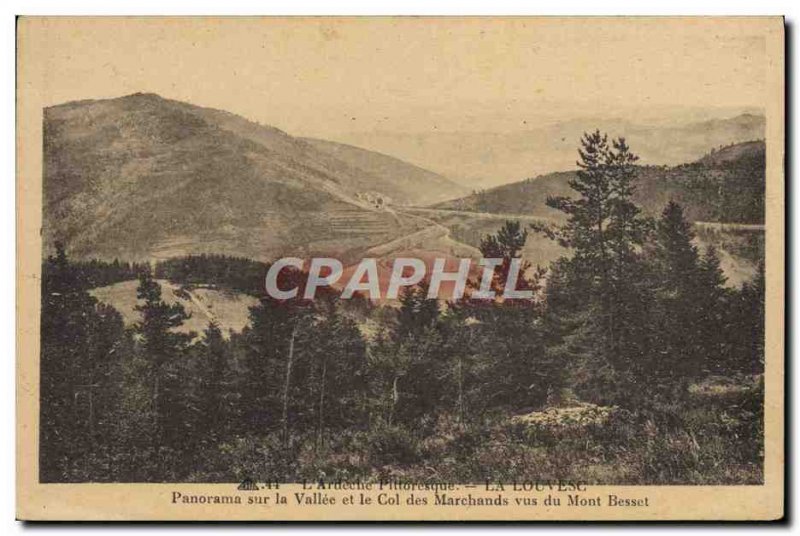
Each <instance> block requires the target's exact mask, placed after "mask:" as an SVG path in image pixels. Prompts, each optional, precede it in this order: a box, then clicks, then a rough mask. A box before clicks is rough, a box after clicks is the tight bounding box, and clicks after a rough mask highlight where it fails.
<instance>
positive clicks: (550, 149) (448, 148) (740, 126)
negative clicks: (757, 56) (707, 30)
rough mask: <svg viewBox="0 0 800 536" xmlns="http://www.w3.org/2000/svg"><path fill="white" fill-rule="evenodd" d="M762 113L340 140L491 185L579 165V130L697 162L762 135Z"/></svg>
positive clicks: (661, 157)
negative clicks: (671, 122)
mask: <svg viewBox="0 0 800 536" xmlns="http://www.w3.org/2000/svg"><path fill="white" fill-rule="evenodd" d="M765 126H766V120H765V118H764V116H763V115H757V114H753V113H743V114H740V115H736V116H733V117H729V118H724V119H709V120H704V121H694V122H690V123H684V124H675V125H644V124H638V123H635V122H632V121H628V120H621V119H607V118H606V119H602V118H583V119H574V120H570V121H564V122H559V123H554V124H548V125H541V126H537V125H530V126H529V128H528V129H526V130H518V131H513V132H448V131H438V132H422V133H398V132H369V133H349V134H345V135H343V136H342V141H345V142H347V143H352V144H354V145H357V146H359V147H363V148H366V149H369V150H374V151H379V152H383V153H387V154H391V155H394V156H396V157H398V158H402V159H403V160H404V161H406V162H413V163H414V164H416V165H419V166H422V167H424V168H426V169H429V170H432V171H434V172H436V173H439V174H441V175H444V176H445V177H448V178H450V179H452V180H454V181H457V182H459V183H461V184H464V185H465V186H469V187H470V188H478V187H483V188H490V187H494V186H498V185H502V184H509V183H512V182H518V181H520V180H523V179H524V178H526V177H533V176H537V175H541V174H545V173H550V172H554V171H567V170H570V169H573V168H574V167H575V148H576V147H577V144H578V142H579V140H580V138H581V135H582V134H583V133H584V132H587V131H593V130H595V129H600V131H603V132H608V133H609V134H611V135H614V136H624V137H625V138H626V139H627V141H628V143H629V145H630V146H631V147H633V148H634V149H635V150H636V152H637V154H638V155H639V156H640V157H641V163H642V164H643V165H670V166H675V165H679V164H683V163H685V162H693V161H695V160H697V159H698V158H701V157H702V156H703V155H704V154H706V153H708V152H709V151H710V150H711V149H713V148H715V147H720V146H726V145H730V144H733V143H741V142H745V141H749V140H757V139H763V138H764V129H765Z"/></svg>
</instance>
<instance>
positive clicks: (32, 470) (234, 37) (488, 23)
mask: <svg viewBox="0 0 800 536" xmlns="http://www.w3.org/2000/svg"><path fill="white" fill-rule="evenodd" d="M262 25H266V26H267V27H268V28H269V29H270V31H272V32H277V33H280V32H305V31H308V32H310V33H314V34H319V33H320V31H321V30H320V28H323V27H324V28H326V29H327V30H325V32H328V33H325V32H322V34H321V35H323V36H327V37H326V38H327V39H336V38H337V35H338V33H339V31H341V32H342V33H346V34H347V36H348V38H350V39H357V38H358V37H361V36H363V39H364V41H365V42H367V43H368V42H370V39H375V37H376V35H380V32H381V28H383V27H387V26H398V27H400V28H401V29H403V32H404V33H405V34H406V35H408V38H409V40H411V41H413V39H414V36H415V35H418V34H419V33H420V32H422V33H425V32H433V31H438V32H456V33H457V32H458V31H459V29H461V28H464V27H465V26H470V25H480V26H481V27H485V28H487V29H491V30H493V31H496V32H501V33H502V32H513V33H515V34H516V37H517V38H520V39H524V38H525V35H526V32H533V31H537V29H541V30H542V31H548V32H554V33H556V34H557V33H558V31H559V30H560V29H561V28H562V27H564V28H567V27H569V28H570V31H582V30H585V31H590V32H594V33H596V34H597V35H598V37H599V38H607V39H613V38H614V36H617V35H621V34H625V35H628V36H629V37H630V36H638V41H637V43H638V46H639V47H640V48H641V49H642V53H643V55H645V56H646V55H647V54H646V53H647V52H657V50H647V47H658V46H661V44H662V43H663V40H662V39H657V38H655V37H658V36H660V37H662V38H663V37H664V36H669V35H670V34H672V33H674V32H677V33H681V34H691V35H697V36H698V37H700V36H703V35H708V34H715V33H716V34H719V35H720V36H722V37H721V38H724V36H725V35H731V34H734V35H735V34H736V33H737V32H745V31H746V32H750V33H757V34H763V36H764V37H765V39H766V52H767V53H766V57H767V62H766V64H765V65H764V66H763V69H764V72H765V80H766V86H765V88H764V90H765V101H764V109H765V113H766V118H767V122H766V125H767V131H766V139H767V197H766V199H767V220H766V274H767V304H768V306H767V315H766V334H767V356H766V372H765V378H766V381H765V384H766V398H767V400H766V405H765V408H766V409H765V411H766V419H765V423H766V430H765V433H766V438H765V451H766V452H765V484H764V485H763V486H658V487H656V486H652V487H621V486H591V487H590V490H589V494H598V495H606V494H609V493H613V494H616V495H618V496H621V497H627V498H644V497H647V498H648V501H649V505H650V506H649V507H642V508H624V507H619V508H611V507H601V508H592V509H589V508H586V509H581V508H563V507H562V508H547V507H539V508H537V509H535V510H531V509H526V508H525V507H514V506H509V507H502V508H498V507H470V508H466V509H463V508H446V507H435V506H432V505H429V506H424V507H423V506H405V505H404V500H405V498H406V496H407V494H401V505H400V506H379V505H377V504H375V503H374V502H373V504H372V505H369V506H343V505H341V504H338V505H336V506H334V507H320V506H317V507H307V506H304V507H297V506H293V505H291V503H290V504H289V505H288V506H283V507H280V508H275V507H258V506H248V505H241V506H236V505H226V506H202V505H180V504H172V503H171V498H172V493H173V492H175V491H178V492H183V493H201V492H202V493H209V494H214V493H222V494H230V493H236V492H235V491H234V490H233V489H232V486H230V485H198V484H174V485H173V484H152V485H150V484H48V485H42V484H39V483H38V478H37V474H38V469H37V463H38V461H37V448H38V443H37V429H38V426H37V420H38V374H39V360H38V352H39V307H40V270H41V236H40V228H41V218H42V211H41V182H42V108H43V107H45V106H49V105H52V104H55V103H59V102H64V101H65V100H70V99H72V98H74V96H73V94H71V93H70V91H69V88H68V87H64V86H62V85H61V84H63V83H64V81H63V80H60V79H59V77H58V76H55V73H57V72H58V69H59V61H60V58H61V55H62V54H63V53H64V51H65V50H69V51H70V53H74V52H77V51H79V50H80V46H102V43H104V42H111V41H113V40H114V39H115V38H116V37H117V36H120V35H124V36H125V38H126V39H131V38H132V37H134V38H135V37H136V36H140V38H141V40H142V42H143V43H146V45H143V46H146V47H152V48H153V49H155V50H157V51H159V54H161V55H162V57H164V58H165V64H164V66H163V68H164V69H167V68H169V61H166V58H168V57H169V56H170V42H171V40H173V39H176V38H177V36H180V37H182V38H184V39H185V38H187V37H188V38H189V39H190V40H194V41H198V42H202V41H203V40H204V39H224V40H225V41H226V42H227V43H229V49H230V50H231V54H235V53H236V51H237V50H239V51H240V50H241V49H242V48H246V47H247V46H249V45H251V44H252V43H251V42H250V41H249V39H252V34H251V32H250V30H252V29H253V28H256V27H260V26H262ZM489 33H490V34H491V32H489ZM487 38H488V39H491V38H492V37H491V35H490V36H489V37H487ZM465 39H466V38H465ZM323 41H324V39H323ZM463 42H464V43H465V44H466V41H463ZM76 43H77V44H79V45H80V46H69V45H75V44H76ZM392 44H396V43H392ZM564 46H565V47H566V48H567V49H568V46H569V45H568V43H565V45H564ZM464 50H468V49H464ZM461 54H464V56H461ZM466 54H468V53H467V52H462V50H459V49H458V48H457V47H456V49H454V50H452V61H455V62H458V61H475V60H476V58H474V57H471V58H468V56H467V55H466ZM156 57H158V54H155V55H153V54H152V53H151V54H148V59H149V60H153V59H154V58H156ZM181 59H182V62H183V63H185V67H187V68H189V69H194V70H196V72H197V73H202V72H203V70H204V69H205V68H206V63H222V64H225V63H229V68H230V69H235V68H236V64H235V60H231V59H230V57H224V56H221V57H203V56H191V57H190V56H186V57H184V58H181ZM477 59H478V60H480V58H477ZM72 60H73V61H76V60H75V58H72ZM303 60H304V58H303V57H300V56H298V57H297V62H298V64H301V63H303ZM77 61H78V62H79V61H80V59H78V60H77ZM140 61H141V58H140V56H139V54H138V53H137V51H136V50H130V51H129V53H128V54H126V55H124V56H123V55H117V56H114V57H113V58H109V62H110V63H109V64H108V65H94V64H92V62H91V61H88V62H87V64H86V65H85V69H86V76H87V77H88V78H89V79H90V80H91V81H92V82H91V83H92V84H93V86H92V90H93V91H94V92H95V95H93V96H92V98H93V97H98V98H101V97H105V96H107V93H109V92H111V93H112V94H113V93H114V92H115V91H116V88H118V87H119V84H118V82H119V80H114V83H109V87H108V88H106V87H104V86H103V84H104V80H112V79H114V77H123V80H124V77H126V76H131V73H132V72H134V71H135V70H136V68H137V65H139V62H140ZM509 61H513V58H509ZM581 61H589V58H583V59H581V58H578V57H573V56H570V54H569V53H568V52H565V55H564V57H556V58H553V65H557V64H559V63H563V62H568V65H569V66H570V68H571V69H572V70H573V71H574V72H575V73H577V74H576V77H577V78H578V79H579V77H580V73H581ZM705 61H707V67H708V69H714V70H715V71H719V72H724V71H725V70H726V69H727V68H728V67H729V66H727V65H725V64H724V63H721V62H720V61H721V60H720V58H717V57H714V56H712V55H709V56H708V57H706V58H705ZM309 63H312V64H313V61H310V62H309ZM149 68H150V69H151V71H152V72H158V69H159V66H158V65H155V66H154V65H150V66H149ZM491 68H492V66H490V65H487V66H486V69H491ZM606 68H607V71H608V73H609V77H610V78H613V77H614V76H615V74H618V75H619V76H624V73H622V72H620V73H615V69H616V68H617V67H616V66H615V64H614V62H613V61H609V62H608V64H607V65H606ZM17 69H18V80H17V117H18V138H17V158H18V164H17V229H18V230H17V232H18V235H17V266H18V272H17V273H18V275H17V325H18V332H17V344H18V345H17V348H18V354H17V408H18V409H17V430H18V444H17V515H18V517H19V518H20V519H29V520H147V519H173V520H247V519H263V520H330V521H333V520H549V519H586V520H588V519H594V520H610V519H611V520H621V519H628V520H634V519H641V520H658V519H661V520H668V519H671V520H697V519H703V520H715V519H720V520H721V519H728V520H756V519H762V520H766V519H776V518H780V517H781V516H782V515H783V511H784V507H783V500H784V494H783V486H784V452H783V445H784V426H783V423H784V366H783V359H784V343H783V341H784V306H783V303H784V285H783V280H784V218H783V214H784V174H783V162H784V154H783V147H784V29H783V20H782V19H781V18H774V17H773V18H748V17H742V18H692V19H687V18H661V19H652V18H649V19H648V18H643V19H637V18H591V19H574V18H573V19H560V18H543V19H537V18H527V19H492V18H489V19H485V18H480V19H478V18H435V19H394V18H381V19H363V18H337V19H304V18H293V19H274V18H273V19H259V18H236V19H214V18H183V19H170V18H167V19H162V18H110V19H109V18H106V19H103V18H79V19H76V18H68V19H48V18H21V19H19V21H18V63H17ZM242 76H243V78H245V79H246V78H247V76H257V73H247V72H244V73H242ZM533 76H535V75H533ZM520 82H521V83H523V82H524V81H520ZM134 83H135V81H134ZM202 83H203V81H202V80H201V79H199V78H198V79H195V80H187V86H192V85H197V84H202ZM338 83H339V84H341V85H342V89H343V90H345V89H346V85H347V84H348V83H357V80H349V79H348V78H347V77H343V78H342V79H341V80H339V81H338ZM549 83H550V84H551V85H552V87H555V88H557V87H558V85H559V84H565V87H564V90H565V91H569V88H568V87H566V85H567V84H568V82H567V81H561V80H559V79H555V80H551V81H550V82H549ZM572 83H575V81H569V84H572ZM642 83H643V84H644V83H646V81H642ZM629 89H630V91H641V90H644V89H647V90H650V91H657V88H654V87H651V88H642V87H639V86H637V85H636V84H635V83H633V84H630V85H629ZM273 90H274V91H275V92H276V93H275V94H274V95H273V98H275V99H276V100H277V101H280V100H281V99H290V98H291V91H292V89H291V87H287V89H286V91H287V94H285V95H281V94H280V91H281V90H280V86H279V85H278V86H275V87H274V88H273ZM739 90H740V88H738V87H731V88H730V91H731V92H736V91H739ZM211 91H217V92H219V93H220V94H221V95H222V94H223V93H224V94H226V95H225V96H224V97H223V96H221V97H220V101H225V100H228V101H235V100H237V98H238V97H239V94H238V93H237V88H235V87H212V89H211ZM471 91H473V92H474V93H473V94H469V95H459V98H463V99H472V100H476V101H480V98H481V88H480V87H475V88H472V90H471ZM723 97H727V96H723V95H720V98H721V99H722V98H723ZM619 98H620V99H621V100H624V99H625V95H624V94H620V96H619ZM296 488H299V486H297V485H282V486H281V490H282V491H283V492H286V493H291V491H292V490H293V489H296ZM475 493H476V494H478V493H480V491H477V492H475ZM334 495H336V493H334ZM343 495H344V493H342V494H341V495H336V496H338V497H341V496H343ZM375 495H377V493H375ZM423 495H424V494H423ZM486 495H487V496H490V495H492V493H491V492H486ZM524 495H525V494H524V493H522V492H519V493H515V492H510V491H506V496H507V497H509V498H513V497H515V496H524Z"/></svg>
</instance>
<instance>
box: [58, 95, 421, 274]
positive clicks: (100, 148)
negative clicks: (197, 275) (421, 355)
mask: <svg viewBox="0 0 800 536" xmlns="http://www.w3.org/2000/svg"><path fill="white" fill-rule="evenodd" d="M44 160H45V162H44V214H43V217H44V225H43V235H44V240H45V249H46V250H47V249H48V247H49V246H52V244H53V242H54V241H56V240H61V241H63V242H65V243H66V245H67V247H68V249H69V251H70V253H71V254H72V255H75V256H77V257H101V258H111V257H119V258H125V259H145V258H154V257H156V258H158V257H167V256H173V255H177V254H186V253H201V252H217V253H227V254H235V255H240V256H247V257H250V258H254V259H268V258H271V257H274V256H276V255H280V254H286V253H297V254H300V253H308V252H324V253H330V254H339V255H343V256H346V255H350V254H354V252H358V251H360V250H362V249H364V248H366V247H370V246H373V245H376V244H379V243H382V242H385V241H387V240H391V239H393V238H395V237H397V236H400V235H402V234H404V233H407V232H413V231H414V230H415V229H416V228H417V226H418V224H417V223H416V222H414V221H406V220H405V219H403V218H402V217H400V216H397V215H396V214H394V213H392V212H391V211H387V210H382V209H376V208H375V207H374V206H371V205H370V204H369V203H367V202H364V201H361V200H359V199H358V197H359V196H358V194H359V193H361V192H363V191H376V190H377V188H376V186H378V187H379V186H380V184H377V185H376V184H375V176H374V175H372V174H368V173H365V172H364V171H363V170H360V169H358V168H355V167H352V166H350V165H349V164H347V163H345V162H342V161H340V160H338V159H336V158H335V157H333V156H331V155H330V154H328V153H327V152H324V151H319V150H317V149H315V148H314V147H313V146H312V145H310V144H309V143H306V142H305V141H303V140H300V139H297V138H294V137H292V136H290V135H288V134H286V133H285V132H282V131H280V130H278V129H276V128H272V127H269V126H263V125H258V124H256V123H253V122H250V121H247V120H246V119H244V118H241V117H238V116H236V115H233V114H230V113H227V112H222V111H219V110H212V109H207V108H200V107H197V106H193V105H190V104H186V103H182V102H177V101H171V100H167V99H163V98H161V97H159V96H157V95H152V94H135V95H130V96H127V97H121V98H118V99H110V100H98V101H80V102H72V103H67V104H63V105H59V106H54V107H51V108H47V109H45V111H44Z"/></svg>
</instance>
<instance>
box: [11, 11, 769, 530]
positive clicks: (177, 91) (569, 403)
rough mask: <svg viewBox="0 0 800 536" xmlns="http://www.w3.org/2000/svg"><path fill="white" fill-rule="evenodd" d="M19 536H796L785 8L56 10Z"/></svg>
mask: <svg viewBox="0 0 800 536" xmlns="http://www.w3.org/2000/svg"><path fill="white" fill-rule="evenodd" d="M17 54H18V55H17V69H18V72H17V82H18V86H17V110H18V112H17V118H18V140H17V143H18V145H17V150H18V153H17V154H18V168H17V177H16V180H17V222H18V223H17V228H18V242H17V266H18V270H17V322H18V324H17V325H18V328H17V329H18V331H17V337H18V341H17V342H18V347H17V348H18V350H17V370H18V376H17V404H18V414H17V415H18V416H17V419H18V420H17V437H18V439H17V449H18V450H17V474H18V476H17V478H18V481H17V494H18V496H17V515H18V517H19V518H20V519H25V520H230V521H237V520H264V521H278V520H280V521H284V520H290V521H310V520H313V521H344V520H372V521H420V520H423V521H546V520H776V519H780V518H782V517H783V515H784V451H783V445H784V363H783V354H784V342H783V341H784V219H783V217H784V170H783V165H784V21H783V19H782V18H780V17H729V18H725V17H721V18H719V17H718V18H714V17H698V18H685V17H668V18H636V17H616V18H597V17H594V18H535V17H513V18H503V17H494V18H493V17H489V18H483V17H464V18H459V17H442V18H436V17H433V18H425V17H422V18H411V17H407V18H404V17H377V18H370V17H352V18H336V17H299V18H271V17H245V18H223V17H219V18H214V17H196V18H180V17H178V18H168V17H164V18H162V17H139V18H137V17H20V18H19V19H18V23H17Z"/></svg>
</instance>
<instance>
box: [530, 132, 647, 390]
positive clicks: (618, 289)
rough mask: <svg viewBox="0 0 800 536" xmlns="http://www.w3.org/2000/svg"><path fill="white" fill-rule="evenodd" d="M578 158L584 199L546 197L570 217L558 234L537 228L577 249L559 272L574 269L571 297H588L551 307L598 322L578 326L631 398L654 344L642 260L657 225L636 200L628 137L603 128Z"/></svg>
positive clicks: (585, 141) (576, 182)
mask: <svg viewBox="0 0 800 536" xmlns="http://www.w3.org/2000/svg"><path fill="white" fill-rule="evenodd" d="M578 153H579V156H580V159H579V161H578V163H577V165H578V167H579V170H578V172H577V176H576V178H574V179H572V180H571V181H570V183H569V184H570V187H571V188H572V189H573V190H575V192H576V193H577V194H578V196H577V197H576V198H571V197H552V198H548V200H547V204H548V206H550V207H552V208H555V209H557V210H560V211H561V212H564V213H565V214H566V216H567V223H566V224H565V225H563V226H560V227H557V228H555V229H553V228H545V227H542V226H537V227H535V229H537V230H538V231H541V232H544V233H545V234H546V235H547V236H549V237H551V238H552V239H554V240H556V241H558V243H559V244H560V245H562V246H563V247H565V248H569V249H570V250H572V253H573V255H572V256H571V257H570V258H565V259H564V262H562V263H561V265H560V269H562V270H565V271H566V272H568V273H566V274H565V279H566V280H567V281H568V282H569V284H568V286H569V287H570V288H569V291H568V292H570V293H577V294H580V295H582V296H583V299H582V300H567V302H565V303H572V304H573V305H574V306H575V308H573V309H572V310H571V311H567V310H562V311H558V310H556V309H551V314H558V315H566V316H571V317H572V319H573V322H575V321H578V319H583V321H584V322H590V323H598V325H597V326H596V327H592V326H586V325H582V324H580V323H577V324H574V325H573V329H579V330H580V331H581V332H582V333H584V334H585V336H591V337H594V338H595V340H594V342H593V344H591V345H590V346H593V347H596V348H597V349H598V351H597V352H596V355H597V357H598V360H597V362H596V363H594V364H593V366H594V367H596V368H597V369H598V370H599V369H602V370H605V369H606V367H610V368H611V369H612V370H613V371H614V374H615V375H616V378H617V380H616V381H617V383H618V384H619V385H621V386H623V387H622V392H628V393H630V394H631V395H632V396H633V395H635V394H636V393H635V390H634V389H633V387H635V386H636V385H639V384H640V383H641V382H640V381H639V379H640V378H642V377H643V376H644V375H645V374H646V373H647V371H646V366H645V363H644V359H643V356H646V355H647V354H648V352H649V350H650V346H651V344H652V341H651V340H650V334H649V333H648V331H647V330H646V329H645V326H646V325H647V321H646V318H647V317H648V315H649V314H650V313H651V312H650V310H649V304H650V303H651V301H650V300H649V296H648V294H649V289H648V288H647V286H646V284H645V282H646V277H645V276H646V266H645V265H644V263H643V262H642V259H641V249H642V246H643V244H644V242H645V239H646V238H647V237H648V236H649V234H650V231H651V229H652V222H651V221H650V220H649V219H648V218H646V217H644V216H642V215H641V211H640V209H639V208H638V207H637V206H636V205H635V204H634V203H633V201H632V196H633V193H634V188H635V187H634V180H635V178H636V168H635V162H636V161H637V157H636V156H635V155H634V154H633V153H632V152H631V151H630V149H629V147H628V145H627V143H626V142H625V140H624V139H623V138H619V139H617V140H614V141H612V142H611V143H609V140H608V137H607V136H606V135H601V134H600V132H599V131H595V132H594V133H591V134H584V136H583V138H582V139H581V148H580V149H579V150H578ZM586 311H591V314H590V315H587V314H585V313H586ZM567 324H569V323H568V322H567V323H562V325H567ZM562 335H566V334H562ZM587 342H588V341H587ZM625 386H627V387H625Z"/></svg>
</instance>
